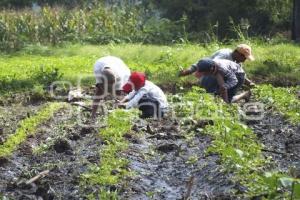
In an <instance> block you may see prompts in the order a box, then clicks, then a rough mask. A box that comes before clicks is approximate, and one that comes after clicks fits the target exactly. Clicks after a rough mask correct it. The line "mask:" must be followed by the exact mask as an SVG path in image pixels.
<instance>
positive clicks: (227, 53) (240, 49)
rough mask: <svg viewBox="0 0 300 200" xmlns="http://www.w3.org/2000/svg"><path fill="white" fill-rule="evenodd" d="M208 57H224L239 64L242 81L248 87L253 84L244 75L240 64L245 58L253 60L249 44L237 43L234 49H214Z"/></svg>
mask: <svg viewBox="0 0 300 200" xmlns="http://www.w3.org/2000/svg"><path fill="white" fill-rule="evenodd" d="M210 58H211V59H213V60H216V59H225V60H230V61H233V62H236V63H238V64H240V69H239V73H240V74H241V78H243V79H244V81H243V83H245V84H246V85H248V86H249V87H253V86H255V83H253V82H252V81H251V80H250V79H248V78H247V77H246V74H245V71H244V69H243V66H242V63H244V62H245V61H246V60H247V59H248V60H250V61H253V60H254V56H253V54H252V50H251V47H250V46H249V45H247V44H239V45H238V46H237V47H236V48H235V49H234V50H232V49H220V50H218V51H216V52H215V53H214V54H213V55H212V56H211V57H210Z"/></svg>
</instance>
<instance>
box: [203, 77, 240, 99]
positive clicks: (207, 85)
mask: <svg viewBox="0 0 300 200" xmlns="http://www.w3.org/2000/svg"><path fill="white" fill-rule="evenodd" d="M236 78H237V79H238V83H237V84H236V85H235V86H234V87H232V88H230V89H228V90H227V93H228V100H229V101H230V102H231V100H232V98H233V96H234V95H236V93H237V91H238V89H239V88H241V87H242V85H243V84H244V82H245V74H244V73H236ZM224 81H226V79H225V80H224ZM200 85H201V86H202V87H203V88H204V89H205V90H206V92H208V93H213V94H219V86H218V82H217V80H216V78H215V77H214V76H204V77H203V78H202V80H201V82H200Z"/></svg>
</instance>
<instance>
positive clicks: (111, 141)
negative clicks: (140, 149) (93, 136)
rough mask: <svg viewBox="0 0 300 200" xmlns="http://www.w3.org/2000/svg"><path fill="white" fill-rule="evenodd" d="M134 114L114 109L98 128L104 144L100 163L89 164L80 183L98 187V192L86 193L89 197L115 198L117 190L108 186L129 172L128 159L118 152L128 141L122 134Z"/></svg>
mask: <svg viewBox="0 0 300 200" xmlns="http://www.w3.org/2000/svg"><path fill="white" fill-rule="evenodd" d="M135 116H136V115H135V114H134V112H126V111H123V110H114V111H113V112H112V113H110V115H109V116H108V117H107V119H106V124H107V127H106V128H105V129H104V130H100V137H101V139H102V140H103V143H104V144H105V145H104V146H103V148H102V149H101V150H100V152H99V155H100V163H99V164H98V165H91V166H90V170H89V171H88V172H86V173H85V174H83V175H82V183H81V184H83V185H93V186H96V185H97V186H99V187H100V191H98V192H99V193H97V194H94V193H91V194H89V195H88V198H89V199H96V198H100V199H117V191H114V190H113V191H111V189H110V187H111V186H114V185H116V184H117V183H119V181H120V180H121V178H122V177H124V176H126V175H128V174H129V171H128V170H127V165H128V160H126V159H125V158H122V157H120V155H119V154H120V152H121V151H123V150H125V149H127V145H128V142H127V141H126V139H125V138H124V137H123V136H124V135H125V134H126V133H128V132H130V130H131V126H132V121H133V119H134V117H135Z"/></svg>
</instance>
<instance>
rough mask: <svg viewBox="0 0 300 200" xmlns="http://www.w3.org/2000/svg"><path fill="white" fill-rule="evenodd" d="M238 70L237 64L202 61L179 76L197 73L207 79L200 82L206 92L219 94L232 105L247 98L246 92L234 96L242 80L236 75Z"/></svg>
mask: <svg viewBox="0 0 300 200" xmlns="http://www.w3.org/2000/svg"><path fill="white" fill-rule="evenodd" d="M238 68H239V64H237V63H235V62H232V61H229V60H212V59H202V60H200V61H199V62H198V63H196V64H194V65H192V66H191V68H190V69H187V70H183V71H181V72H180V74H179V75H180V76H186V75H189V74H192V73H194V72H197V73H201V74H202V75H204V76H207V77H208V78H207V79H205V80H203V81H202V86H203V87H204V88H205V89H206V91H207V92H209V93H217V94H220V95H221V97H222V98H223V100H224V101H225V102H227V103H231V102H232V103H233V102H236V101H238V100H240V99H242V98H246V97H248V96H249V93H248V92H246V93H243V94H241V95H238V96H235V95H236V92H237V89H238V88H239V87H241V85H242V84H243V78H244V77H243V76H240V75H238Z"/></svg>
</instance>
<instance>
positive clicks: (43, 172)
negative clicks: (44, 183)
mask: <svg viewBox="0 0 300 200" xmlns="http://www.w3.org/2000/svg"><path fill="white" fill-rule="evenodd" d="M49 172H50V170H45V171H42V172H41V173H39V174H38V175H36V176H34V177H32V178H31V179H29V180H28V181H26V185H30V184H31V183H33V182H35V181H37V180H38V179H40V178H42V177H44V176H46V175H47V174H49Z"/></svg>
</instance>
